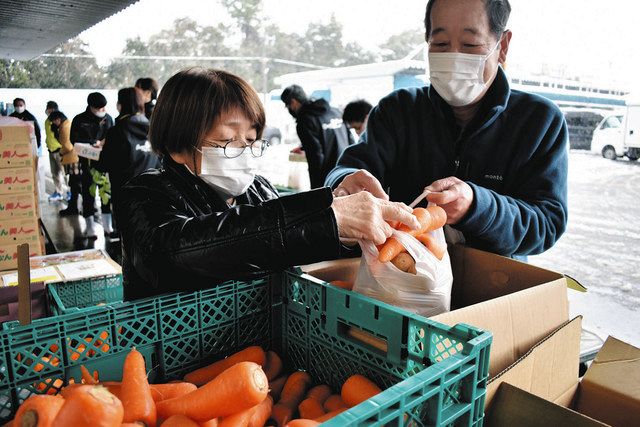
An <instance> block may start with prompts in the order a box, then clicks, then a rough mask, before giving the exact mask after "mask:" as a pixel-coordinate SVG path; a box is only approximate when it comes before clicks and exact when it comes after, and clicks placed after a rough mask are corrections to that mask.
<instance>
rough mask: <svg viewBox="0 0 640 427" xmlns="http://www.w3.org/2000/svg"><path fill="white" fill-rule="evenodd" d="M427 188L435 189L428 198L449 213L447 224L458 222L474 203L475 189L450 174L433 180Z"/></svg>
mask: <svg viewBox="0 0 640 427" xmlns="http://www.w3.org/2000/svg"><path fill="white" fill-rule="evenodd" d="M425 190H429V191H433V193H429V194H428V195H427V200H429V201H430V202H431V203H435V204H436V205H439V206H440V207H442V208H443V209H444V210H445V212H446V213H447V224H457V223H458V222H460V220H462V218H464V216H465V215H466V214H467V212H469V209H470V208H471V204H472V203H473V190H472V189H471V187H470V186H469V184H467V183H466V182H464V181H461V180H460V179H458V178H456V177H455V176H450V177H448V178H443V179H439V180H438V181H435V182H433V183H432V184H431V185H429V186H428V187H427V188H425Z"/></svg>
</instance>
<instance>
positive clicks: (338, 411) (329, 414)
mask: <svg viewBox="0 0 640 427" xmlns="http://www.w3.org/2000/svg"><path fill="white" fill-rule="evenodd" d="M347 409H348V408H341V409H336V410H335V411H331V412H327V413H326V414H324V415H323V416H321V417H318V418H316V419H315V421H317V422H319V423H323V422H325V421H329V420H330V419H331V418H333V417H335V416H336V415H340V414H341V413H343V412H344V411H346V410H347Z"/></svg>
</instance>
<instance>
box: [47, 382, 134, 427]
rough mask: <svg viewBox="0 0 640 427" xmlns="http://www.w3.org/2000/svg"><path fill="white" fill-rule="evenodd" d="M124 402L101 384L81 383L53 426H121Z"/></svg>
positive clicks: (67, 399)
mask: <svg viewBox="0 0 640 427" xmlns="http://www.w3.org/2000/svg"><path fill="white" fill-rule="evenodd" d="M123 416H124V409H123V408H122V402H120V400H119V399H118V398H117V397H115V396H114V395H113V394H111V393H109V390H107V389H106V388H104V387H101V386H99V385H81V386H79V387H77V388H74V389H73V392H72V393H70V395H69V397H67V398H65V401H64V405H62V408H60V412H58V415H57V416H56V418H55V420H54V421H53V423H52V424H51V426H52V427H83V426H91V427H119V426H120V424H122V417H123Z"/></svg>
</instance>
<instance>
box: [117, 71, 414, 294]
mask: <svg viewBox="0 0 640 427" xmlns="http://www.w3.org/2000/svg"><path fill="white" fill-rule="evenodd" d="M264 126H265V112H264V107H263V105H262V102H261V101H260V98H259V96H258V94H257V93H256V92H255V90H254V89H253V88H252V87H251V86H249V84H248V83H247V82H245V81H244V80H242V79H241V78H239V77H237V76H235V75H233V74H230V73H227V72H224V71H219V70H212V69H199V68H197V69H189V70H185V71H181V72H179V73H178V74H176V75H175V76H173V77H171V78H170V79H169V80H168V81H167V83H166V84H165V86H164V87H163V89H162V92H161V93H160V96H159V97H158V103H157V105H156V108H155V110H154V112H153V117H152V119H151V127H150V131H149V140H150V142H151V146H152V147H153V149H154V150H155V151H156V152H157V153H159V155H161V157H162V168H161V169H159V170H150V171H147V172H144V173H142V174H140V175H138V176H136V177H134V178H133V179H131V180H129V181H128V182H127V183H126V184H124V186H123V187H122V188H121V190H120V191H119V193H118V197H117V203H116V209H117V213H116V218H117V219H118V221H119V224H118V228H119V230H120V235H121V244H122V256H123V276H124V292H125V299H128V300H130V299H136V298H142V297H145V296H151V295H156V294H161V293H166V292H176V291H186V290H196V289H204V288H210V287H213V286H216V284H219V283H222V282H224V281H226V280H229V279H239V280H242V279H250V278H252V277H256V278H257V277H262V276H263V275H265V274H267V273H269V272H270V271H274V270H279V269H282V268H285V267H290V266H292V265H300V264H308V263H311V262H316V261H321V260H327V259H333V258H337V257H339V256H340V255H341V253H342V251H343V250H344V249H343V246H342V245H341V240H340V239H364V240H370V241H373V242H375V243H378V244H379V243H382V242H384V241H385V239H386V238H387V237H388V236H390V235H391V233H392V232H393V229H392V228H391V226H389V225H388V224H387V223H386V222H385V220H394V219H397V220H399V221H400V222H403V223H406V224H409V225H410V226H412V227H418V223H417V220H416V218H415V217H414V216H413V215H411V213H410V212H411V210H410V209H409V208H408V207H407V206H406V205H404V204H401V203H392V202H388V201H384V200H380V199H375V198H374V197H373V196H372V195H371V194H370V193H366V192H362V193H360V194H357V195H355V196H347V197H340V198H334V197H333V195H332V193H331V190H330V189H328V188H321V189H317V190H312V191H309V192H305V193H298V194H293V195H289V196H283V197H281V198H278V193H277V191H276V190H275V188H274V187H273V186H272V185H271V184H270V183H269V181H267V180H266V179H265V178H263V177H261V176H259V175H257V174H256V167H257V166H258V165H259V163H260V162H261V161H264V160H262V158H261V157H262V154H263V153H264V150H265V149H266V148H267V146H268V142H267V141H264V140H263V139H261V136H262V131H263V130H264Z"/></svg>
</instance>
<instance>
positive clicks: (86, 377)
mask: <svg viewBox="0 0 640 427" xmlns="http://www.w3.org/2000/svg"><path fill="white" fill-rule="evenodd" d="M80 372H82V381H83V382H84V383H85V384H90V385H93V384H96V383H97V381H96V379H95V378H94V377H93V375H91V373H90V372H89V370H88V369H87V368H85V366H84V365H80Z"/></svg>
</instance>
